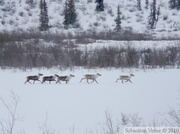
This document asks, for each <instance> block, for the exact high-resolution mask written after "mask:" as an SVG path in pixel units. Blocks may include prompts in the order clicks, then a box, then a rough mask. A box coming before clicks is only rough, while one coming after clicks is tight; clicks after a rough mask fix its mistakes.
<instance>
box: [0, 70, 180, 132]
mask: <svg viewBox="0 0 180 134" xmlns="http://www.w3.org/2000/svg"><path fill="white" fill-rule="evenodd" d="M39 72H40V73H43V74H44V75H54V74H59V75H69V74H73V75H75V77H74V78H72V79H71V80H70V82H69V83H68V84H65V83H61V84H55V83H54V82H52V83H51V84H49V83H48V82H47V83H45V84H41V83H39V82H36V83H35V84H29V83H27V84H24V82H25V80H26V76H28V75H34V74H37V73H39ZM97 72H98V73H100V74H101V75H102V76H100V77H98V78H97V81H98V82H99V84H96V83H92V84H87V83H86V81H85V80H84V81H82V82H81V83H79V82H80V80H81V78H82V76H83V75H84V74H86V73H92V74H95V73H97ZM0 73H1V77H0V83H1V86H0V87H1V88H0V97H1V98H3V99H4V100H5V101H6V102H7V103H9V104H11V102H10V100H11V97H10V92H11V91H13V92H14V93H15V94H17V95H18V96H20V98H21V99H20V102H19V103H18V108H17V113H18V115H19V116H20V117H22V120H20V121H18V122H17V123H16V124H15V133H18V132H19V133H20V132H21V133H22V132H24V133H26V134H39V133H41V129H40V128H41V127H42V126H43V124H44V123H45V121H46V117H47V122H46V123H47V125H48V127H49V128H50V129H52V130H55V131H56V132H59V133H61V134H70V133H74V134H85V133H88V132H90V131H94V130H99V129H100V128H101V125H102V124H103V123H104V122H105V112H106V111H109V112H110V113H111V115H112V117H113V119H114V120H117V119H119V118H120V116H121V113H125V114H135V113H138V114H139V115H140V116H141V117H142V118H143V119H144V120H145V121H146V122H151V121H152V120H153V118H154V116H157V115H159V114H167V113H168V111H169V110H170V108H172V107H173V108H176V109H178V103H179V97H180V95H179V90H180V83H179V78H180V77H179V73H180V70H179V69H166V70H164V69H153V70H139V69H73V70H64V71H63V70H58V69H49V70H46V69H41V70H35V69H33V70H31V71H30V70H29V71H26V72H23V71H19V70H13V69H11V70H0ZM129 73H133V74H134V75H135V76H134V77H133V78H132V82H133V84H131V83H128V82H127V83H124V84H122V83H121V82H120V81H119V82H117V83H115V81H116V79H117V78H118V76H119V75H120V74H129ZM0 109H1V111H0V120H8V117H9V116H8V112H7V109H6V108H5V107H4V105H3V104H2V103H1V102H0Z"/></svg>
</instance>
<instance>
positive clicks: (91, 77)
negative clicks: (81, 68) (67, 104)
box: [24, 73, 134, 84]
mask: <svg viewBox="0 0 180 134" xmlns="http://www.w3.org/2000/svg"><path fill="white" fill-rule="evenodd" d="M41 76H42V77H43V78H42V81H41V80H40V77H41ZM99 76H101V74H99V73H97V74H85V75H84V76H83V77H82V79H81V80H80V83H81V82H82V81H83V80H86V81H87V83H88V84H90V82H89V80H91V83H93V82H96V83H97V84H98V82H97V80H96V79H97V78H98V77H99ZM132 76H134V75H133V74H130V75H120V76H119V78H117V80H116V82H118V81H119V80H121V82H122V83H124V81H125V82H131V83H132V81H131V77H132ZM72 77H75V76H74V75H72V74H70V75H67V76H59V75H57V74H55V75H51V76H43V74H41V73H39V74H38V75H32V76H27V78H26V81H25V82H24V84H26V83H27V82H28V83H31V82H30V81H33V84H34V83H35V81H39V82H40V83H41V84H43V83H45V82H46V81H48V82H49V84H50V83H51V82H52V81H54V82H55V83H61V82H62V81H65V82H66V84H67V83H68V82H69V81H70V79H71V78H72Z"/></svg>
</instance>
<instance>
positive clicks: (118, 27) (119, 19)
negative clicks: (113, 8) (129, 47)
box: [114, 6, 121, 32]
mask: <svg viewBox="0 0 180 134" xmlns="http://www.w3.org/2000/svg"><path fill="white" fill-rule="evenodd" d="M115 22H116V27H115V29H114V30H115V31H117V32H119V31H120V30H121V11H120V6H118V8H117V18H116V19H115Z"/></svg>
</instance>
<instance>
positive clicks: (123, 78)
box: [116, 74, 134, 83]
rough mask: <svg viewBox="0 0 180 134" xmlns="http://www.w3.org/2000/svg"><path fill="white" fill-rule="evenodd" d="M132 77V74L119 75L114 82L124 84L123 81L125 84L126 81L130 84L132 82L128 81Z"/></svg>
mask: <svg viewBox="0 0 180 134" xmlns="http://www.w3.org/2000/svg"><path fill="white" fill-rule="evenodd" d="M132 76H134V74H130V75H120V76H119V78H117V80H116V82H117V81H118V80H121V81H122V83H124V80H125V82H128V81H129V82H131V83H132V81H131V80H130V79H131V77H132Z"/></svg>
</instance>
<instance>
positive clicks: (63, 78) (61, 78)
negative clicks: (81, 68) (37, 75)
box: [55, 74, 75, 84]
mask: <svg viewBox="0 0 180 134" xmlns="http://www.w3.org/2000/svg"><path fill="white" fill-rule="evenodd" d="M55 76H56V77H57V81H56V83H61V82H60V81H65V82H66V84H67V83H68V82H69V80H70V79H71V78H72V77H75V76H74V75H72V74H70V75H69V76H59V75H57V74H55Z"/></svg>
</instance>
